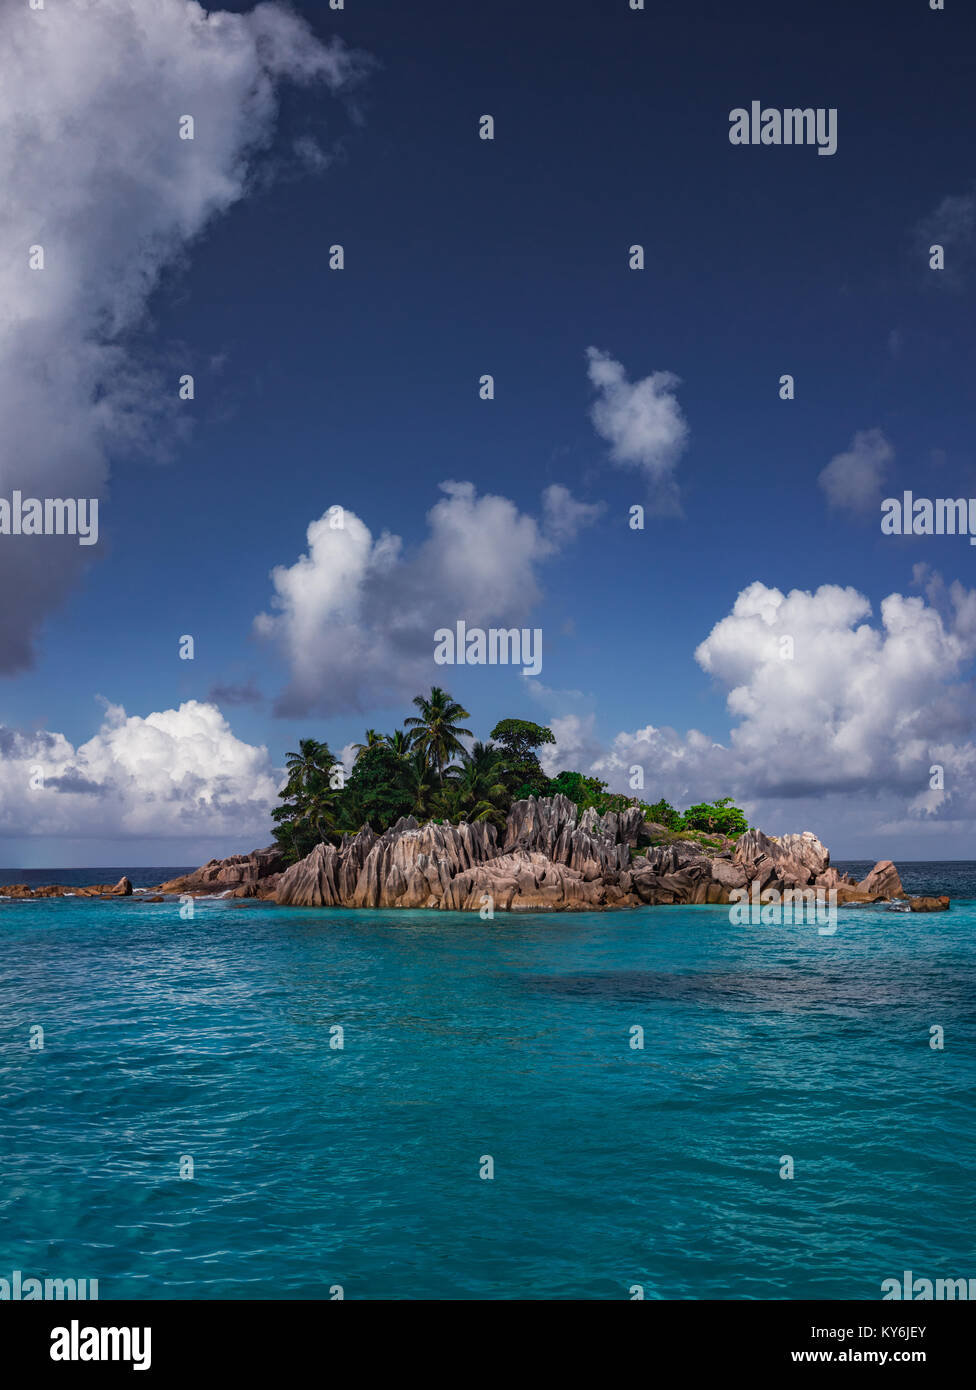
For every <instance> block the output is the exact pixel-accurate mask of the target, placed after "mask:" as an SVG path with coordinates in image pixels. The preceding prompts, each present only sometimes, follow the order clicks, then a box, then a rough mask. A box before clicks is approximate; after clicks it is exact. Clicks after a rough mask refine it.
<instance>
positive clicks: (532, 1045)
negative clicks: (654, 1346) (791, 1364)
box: [0, 864, 976, 1300]
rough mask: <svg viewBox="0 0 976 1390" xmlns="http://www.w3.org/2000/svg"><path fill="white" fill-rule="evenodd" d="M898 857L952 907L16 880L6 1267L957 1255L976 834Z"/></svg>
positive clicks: (620, 1277) (432, 1283)
mask: <svg viewBox="0 0 976 1390" xmlns="http://www.w3.org/2000/svg"><path fill="white" fill-rule="evenodd" d="M901 867H902V868H903V873H904V877H905V879H906V884H907V886H909V887H913V888H918V889H924V888H928V889H929V890H931V891H935V890H937V889H939V888H944V889H948V891H949V892H950V893H952V894H954V895H955V896H956V900H955V901H954V903H953V906H952V909H951V911H950V912H948V913H940V914H930V915H922V914H914V913H913V914H908V913H896V912H890V911H887V910H884V909H881V908H874V907H871V908H852V909H846V910H845V909H842V910H841V912H840V917H839V924H838V929H837V931H836V933H835V934H834V935H832V936H821V935H819V934H818V932H817V931H816V930H815V928H812V927H808V926H778V927H777V926H754V927H753V926H749V927H740V926H735V927H734V926H732V925H731V924H730V922H729V914H728V910H727V909H725V908H719V907H688V908H647V909H641V910H637V911H626V912H619V913H606V914H595V913H594V914H582V915H565V916H561V915H543V914H526V915H511V916H509V915H505V914H499V915H498V916H496V918H495V920H494V921H493V922H483V921H481V920H480V918H479V917H477V916H470V915H462V914H457V915H455V914H440V913H422V912H413V913H391V912H382V911H375V912H359V913H354V912H315V911H307V910H306V911H301V910H293V909H282V908H276V907H273V906H269V905H265V904H258V903H253V902H245V903H234V902H232V901H228V900H225V899H207V900H201V901H198V902H197V904H196V908H195V915H194V917H193V919H192V920H190V921H184V920H181V918H180V916H179V911H178V907H179V905H178V904H174V903H163V904H148V903H140V902H139V901H138V900H133V899H128V900H122V901H114V902H107V903H101V902H95V901H90V900H83V899H71V898H67V899H60V900H53V901H52V900H48V901H39V902H2V903H0V1171H2V1175H3V1180H2V1182H0V1276H2V1277H5V1278H7V1279H9V1278H10V1276H11V1272H12V1271H13V1270H18V1269H19V1270H21V1271H22V1272H23V1273H24V1275H25V1276H26V1275H28V1274H31V1275H34V1276H35V1277H40V1278H43V1277H50V1278H69V1277H74V1278H89V1279H90V1278H97V1279H98V1280H99V1293H100V1297H101V1298H103V1299H106V1298H111V1297H135V1298H147V1299H149V1298H184V1299H207V1298H279V1297H281V1298H284V1297H290V1298H328V1297H329V1296H330V1291H331V1290H333V1289H334V1287H335V1286H341V1288H342V1290H343V1291H344V1295H345V1297H346V1298H374V1299H375V1298H393V1299H428V1298H429V1299H446V1298H489V1299H495V1298H501V1299H516V1298H518V1299H522V1298H525V1299H547V1298H593V1299H626V1298H628V1297H630V1291H631V1288H632V1286H634V1285H640V1286H642V1288H643V1290H644V1293H645V1297H647V1298H681V1299H684V1298H705V1297H708V1298H729V1299H731V1298H774V1299H780V1298H854V1299H866V1300H875V1299H878V1298H879V1297H880V1296H881V1283H882V1280H884V1279H886V1278H889V1277H895V1278H899V1279H900V1278H901V1276H902V1272H903V1271H904V1270H906V1269H909V1270H912V1271H913V1272H914V1274H915V1275H916V1276H922V1277H928V1278H933V1279H934V1278H970V1277H976V1250H974V1238H973V1232H974V1229H976V1193H974V1178H973V1174H974V1172H976V1138H974V1129H976V1126H974V1107H976V1102H974V1096H976V954H974V937H976V865H972V864H969V865H959V864H952V865H916V866H911V868H909V867H907V866H901ZM64 872H66V871H64ZM94 872H95V881H99V875H100V874H101V873H102V872H104V871H94ZM115 872H116V871H115V870H113V871H112V873H115ZM120 872H121V871H120ZM171 872H173V871H171V870H155V871H152V872H151V874H150V879H149V881H153V879H156V880H158V879H159V878H161V877H164V876H165V875H166V874H169V873H171ZM45 876H46V880H47V881H51V880H52V879H54V878H57V877H58V874H57V872H56V871H50V870H48V871H45ZM116 876H117V875H116ZM24 878H25V875H24V874H23V873H21V874H20V875H16V874H13V873H11V877H10V879H7V878H5V877H4V876H2V875H0V882H4V881H24ZM37 1026H40V1027H41V1028H43V1030H44V1036H43V1043H44V1046H43V1049H41V1050H38V1049H32V1048H31V1047H30V1045H29V1043H30V1038H31V1030H32V1028H36V1027H37ZM336 1026H338V1027H341V1029H342V1030H343V1035H344V1036H343V1042H344V1046H343V1047H342V1048H341V1049H339V1048H337V1047H334V1046H330V1040H332V1041H334V1040H335V1039H336V1037H337V1035H336V1034H335V1033H334V1031H333V1030H334V1029H335V1028H336ZM635 1027H637V1028H640V1029H642V1030H643V1048H635V1047H632V1046H631V1041H632V1036H634V1035H633V1034H632V1029H634V1028H635ZM933 1027H938V1028H941V1029H943V1030H944V1047H943V1048H942V1049H941V1050H938V1049H934V1048H933V1047H931V1046H930V1041H931V1036H932V1035H931V1030H932V1028H933ZM787 1155H789V1156H790V1157H791V1158H792V1160H793V1164H794V1177H793V1178H792V1179H783V1178H781V1177H780V1171H781V1162H782V1161H783V1159H784V1157H785V1156H787ZM187 1157H188V1158H191V1159H192V1161H193V1176H192V1178H189V1179H183V1178H181V1177H180V1163H181V1159H183V1158H187ZM487 1157H490V1158H491V1159H492V1160H493V1168H494V1176H493V1177H491V1178H483V1177H482V1176H481V1175H480V1174H481V1173H482V1172H483V1171H486V1168H487V1164H486V1159H487Z"/></svg>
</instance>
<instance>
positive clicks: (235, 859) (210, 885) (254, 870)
mask: <svg viewBox="0 0 976 1390" xmlns="http://www.w3.org/2000/svg"><path fill="white" fill-rule="evenodd" d="M284 867H285V857H284V855H283V854H282V852H281V850H280V849H278V847H277V846H276V845H270V846H269V847H268V848H267V849H256V850H253V851H252V852H251V853H250V854H232V855H231V856H230V858H229V859H211V860H209V861H208V862H207V863H206V864H203V865H201V867H200V868H199V869H195V870H194V872H193V873H192V874H182V875H181V876H180V877H179V878H171V879H169V880H168V881H167V882H166V883H161V884H159V891H160V892H161V893H219V892H220V891H221V890H222V889H225V890H226V889H234V888H239V887H241V886H242V885H244V884H252V883H259V882H260V881H261V880H262V879H265V878H269V877H270V876H271V875H272V874H276V873H280V872H281V870H282V869H284Z"/></svg>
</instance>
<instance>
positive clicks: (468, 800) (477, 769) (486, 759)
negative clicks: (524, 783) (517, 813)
mask: <svg viewBox="0 0 976 1390" xmlns="http://www.w3.org/2000/svg"><path fill="white" fill-rule="evenodd" d="M506 769H507V764H506V762H505V758H504V755H503V754H502V753H501V752H500V750H499V749H497V748H495V747H494V745H493V744H490V743H475V744H474V745H473V746H472V748H471V752H470V753H465V754H464V755H463V757H462V761H461V763H460V765H458V766H455V767H452V768H449V769H448V771H447V774H446V779H445V780H446V787H445V803H446V805H447V806H448V807H449V808H450V814H451V819H452V820H454V819H463V820H467V821H491V822H492V823H493V824H494V825H499V826H500V825H504V823H505V813H506V811H507V809H508V806H509V803H510V802H511V795H510V793H509V791H508V788H507V787H506V786H505V782H504V774H505V771H506Z"/></svg>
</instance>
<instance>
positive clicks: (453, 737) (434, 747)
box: [403, 685, 472, 785]
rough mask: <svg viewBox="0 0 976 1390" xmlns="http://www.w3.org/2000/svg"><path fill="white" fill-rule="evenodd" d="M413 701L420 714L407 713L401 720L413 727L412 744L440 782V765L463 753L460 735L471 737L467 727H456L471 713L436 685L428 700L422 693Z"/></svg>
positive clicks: (441, 774) (441, 781)
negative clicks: (418, 749)
mask: <svg viewBox="0 0 976 1390" xmlns="http://www.w3.org/2000/svg"><path fill="white" fill-rule="evenodd" d="M413 702H414V704H415V705H416V707H417V709H418V710H419V711H420V714H419V716H418V715H411V716H410V718H409V719H405V720H404V721H403V722H404V724H405V725H406V726H407V728H413V729H415V730H416V733H415V735H414V737H415V739H416V746H417V747H418V748H420V749H422V751H423V753H424V755H425V756H426V758H427V760H428V762H429V763H431V764H432V765H433V767H434V770H435V771H436V773H437V781H438V783H439V784H440V785H443V783H444V768H445V767H446V766H447V764H448V763H449V762H451V760H452V759H453V758H455V757H459V756H460V755H461V754H463V752H464V744H463V743H462V742H461V739H462V737H466V738H471V737H472V733H471V730H470V729H462V728H460V727H459V725H458V724H457V720H459V719H470V718H471V716H470V714H469V713H468V711H467V710H466V709H463V708H462V707H461V705H459V704H458V702H457V701H456V700H455V699H454V698H453V697H452V696H450V695H448V693H447V691H446V690H442V689H441V688H440V686H438V685H435V686H433V687H432V688H431V692H430V699H429V700H428V699H425V698H424V696H423V695H415V696H414V700H413Z"/></svg>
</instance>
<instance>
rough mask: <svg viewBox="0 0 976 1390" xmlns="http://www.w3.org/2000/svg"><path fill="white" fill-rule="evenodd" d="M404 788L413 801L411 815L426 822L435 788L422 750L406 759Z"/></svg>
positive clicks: (417, 749)
mask: <svg viewBox="0 0 976 1390" xmlns="http://www.w3.org/2000/svg"><path fill="white" fill-rule="evenodd" d="M403 786H404V789H405V791H406V792H407V794H408V795H409V797H410V799H411V805H410V811H411V814H412V815H415V816H416V817H417V818H418V819H419V820H425V819H426V818H427V816H428V814H429V812H430V806H431V794H432V792H433V790H434V787H433V783H432V780H431V767H430V763H429V762H428V761H427V755H426V754H425V753H424V751H423V749H422V748H416V749H414V751H413V752H412V753H411V754H410V756H409V757H408V758H405V759H404V761H403Z"/></svg>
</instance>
